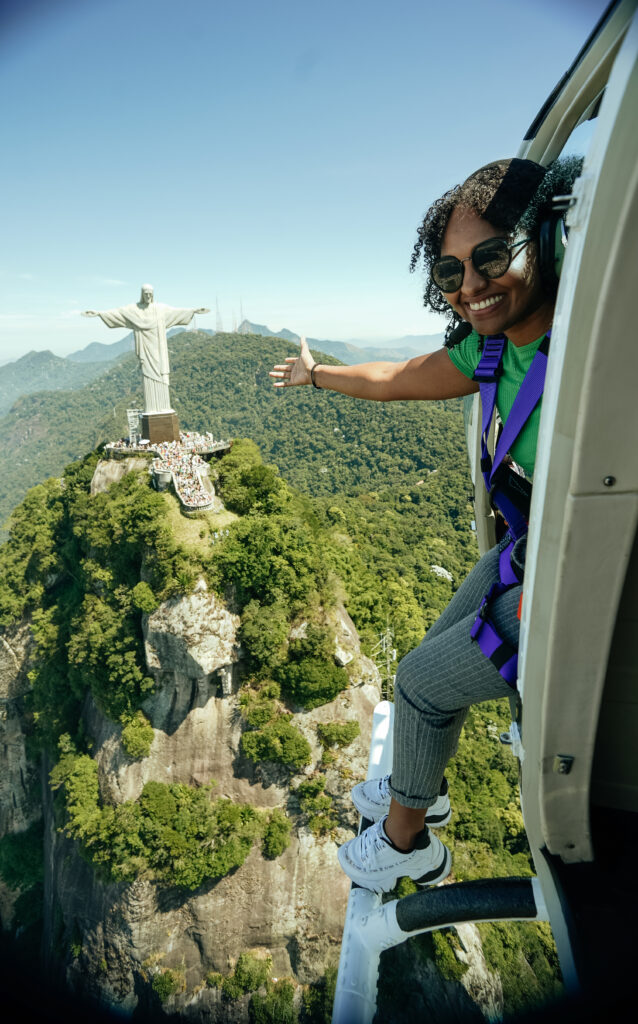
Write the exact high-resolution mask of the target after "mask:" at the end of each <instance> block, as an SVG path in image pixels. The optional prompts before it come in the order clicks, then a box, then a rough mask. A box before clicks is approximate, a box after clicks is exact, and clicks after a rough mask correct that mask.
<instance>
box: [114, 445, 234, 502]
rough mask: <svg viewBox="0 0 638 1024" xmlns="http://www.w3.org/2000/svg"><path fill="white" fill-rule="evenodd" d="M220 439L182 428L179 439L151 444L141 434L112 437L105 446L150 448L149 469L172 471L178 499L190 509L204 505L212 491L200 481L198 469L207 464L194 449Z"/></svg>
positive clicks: (204, 446)
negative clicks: (114, 439)
mask: <svg viewBox="0 0 638 1024" xmlns="http://www.w3.org/2000/svg"><path fill="white" fill-rule="evenodd" d="M219 443H220V442H218V441H215V438H214V437H213V435H212V434H211V433H210V431H207V432H206V433H205V434H198V433H196V432H195V431H181V432H180V439H179V441H160V442H155V443H153V444H151V442H150V441H148V440H146V439H144V438H142V439H138V438H134V437H133V438H122V439H121V440H119V441H111V442H110V443H109V444H107V445H106V447H107V449H115V450H117V451H130V452H139V451H147V452H153V453H154V454H155V455H156V458H154V459H153V461H152V463H151V471H152V472H155V473H171V475H172V478H173V484H174V486H175V491H176V493H177V496H178V498H179V500H180V501H181V502H182V504H183V505H185V506H186V507H187V508H191V509H193V508H205V507H207V506H208V505H210V504H211V502H212V500H213V494H211V492H210V491H207V490H206V488H205V487H204V485H203V484H202V481H201V476H200V473H201V471H202V470H203V469H205V468H206V463H205V462H204V460H203V459H201V458H200V457H199V455H198V454H197V452H198V451H203V452H206V451H210V449H211V447H212V446H213V445H217V444H219Z"/></svg>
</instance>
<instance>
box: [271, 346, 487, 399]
mask: <svg viewBox="0 0 638 1024" xmlns="http://www.w3.org/2000/svg"><path fill="white" fill-rule="evenodd" d="M313 366H314V367H315V370H314V379H315V383H316V384H317V386H318V387H320V388H325V389H327V390H328V391H339V392H340V393H341V394H342V395H350V396H351V397H352V398H367V399H370V400H372V401H376V402H397V401H401V400H403V399H419V400H423V399H436V398H460V397H461V396H463V395H471V394H474V392H476V391H478V384H476V383H475V381H473V380H470V379H469V378H468V377H466V376H465V375H464V374H463V373H461V371H460V370H457V368H456V366H455V365H454V363H453V362H452V360H451V359H450V357H449V355H448V353H447V350H446V349H444V348H440V349H438V350H437V351H436V352H431V353H430V354H429V355H424V356H415V358H414V359H408V360H406V361H405V362H403V363H360V364H359V365H358V366H330V365H328V364H325V363H317V364H316V366H315V361H314V359H313V358H312V356H311V354H310V349H309V348H308V345H307V343H306V339H305V338H302V339H301V351H300V353H299V355H298V356H288V357H287V359H286V362H285V363H279V364H277V365H276V366H275V367H274V369H272V370H271V371H270V376H271V377H273V378H274V379H275V381H274V384H275V387H276V388H287V387H295V386H297V385H304V384H310V383H311V379H310V371H311V369H312V368H313Z"/></svg>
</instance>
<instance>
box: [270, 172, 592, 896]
mask: <svg viewBox="0 0 638 1024" xmlns="http://www.w3.org/2000/svg"><path fill="white" fill-rule="evenodd" d="M580 165H581V161H580V160H579V159H578V158H569V159H566V160H564V161H556V162H555V163H554V164H553V165H551V167H550V168H549V169H547V170H546V169H545V168H544V167H542V166H540V165H539V164H536V163H534V162H533V161H531V160H520V159H513V160H502V161H498V162H496V163H493V164H488V165H487V166H486V167H482V168H480V169H479V170H478V171H476V172H475V173H474V174H472V175H471V176H470V177H469V178H468V179H467V180H466V181H465V182H464V183H463V184H462V185H457V186H455V188H453V189H451V190H450V191H449V192H446V194H445V195H444V196H442V198H441V199H439V200H438V201H437V202H435V203H434V204H433V206H431V207H430V209H429V210H428V212H427V213H426V215H425V218H424V220H423V222H422V224H421V225H420V227H419V231H418V239H417V243H416V245H415V247H414V251H413V254H412V263H411V266H412V269H413V270H414V269H415V268H416V266H417V265H418V264H419V263H420V262H421V260H422V261H423V263H424V264H425V268H426V271H427V272H428V278H427V283H426V288H425V294H424V303H425V305H426V306H429V307H430V308H432V309H434V310H436V311H438V312H443V311H445V312H447V314H448V318H449V324H448V332H447V341H446V346H447V347H446V348H443V349H440V350H439V351H438V352H435V353H432V354H431V355H424V356H418V357H417V358H415V359H410V360H408V361H407V362H404V363H398V364H397V363H368V364H364V365H359V366H347V367H345V366H323V365H321V366H320V365H316V364H315V363H314V360H313V358H312V356H311V354H310V351H309V349H308V346H307V344H306V343H305V340H304V339H302V344H301V352H300V354H299V356H298V357H296V358H295V357H291V358H288V359H286V362H285V363H282V364H279V365H277V366H275V368H274V369H273V370H272V371H271V376H272V377H273V378H274V380H275V387H280V388H281V387H290V386H294V385H304V384H306V385H307V384H312V385H314V387H315V388H318V389H323V388H327V389H330V390H333V391H339V392H341V393H343V394H347V395H351V396H353V397H356V398H367V399H373V400H377V401H394V400H398V399H417V400H418V399H436V398H439V399H440V398H450V397H457V396H462V395H468V394H471V393H473V392H476V391H478V390H479V387H480V389H481V393H482V399H483V411H484V430H485V432H486V433H487V432H488V431H489V426H490V421H491V419H492V415H493V410H494V408H495V406H496V408H497V409H498V411H499V413H500V416H501V419H502V421H503V423H504V429H503V434H502V438H501V440H500V441H499V445H498V446H497V450H496V453H495V455H494V461H493V465H492V460H491V458H490V457H489V455H488V451H487V448H486V447H485V448H484V451H483V458H482V459H481V469H482V471H483V473H484V476H485V481H486V485H487V486H488V490H489V491H490V497H491V498H492V499H493V500H494V502H495V504H496V507H497V508H498V509H499V511H500V512H501V513H502V515H503V517H504V518H505V520H506V524H507V527H508V532H507V533H506V534H505V537H504V538H503V540H502V541H501V543H500V544H499V545H497V546H496V547H494V548H493V549H492V550H491V551H489V552H488V553H487V554H485V555H484V556H483V558H481V560H480V561H479V562H478V564H477V565H476V566H475V567H474V569H473V570H472V572H471V573H470V574H469V576H468V577H467V578H466V580H465V581H464V582H463V584H462V585H461V587H460V588H459V590H458V591H457V592H456V594H455V595H454V598H453V599H452V601H451V603H450V604H449V606H448V607H447V608H446V610H445V611H444V612H443V614H442V615H441V617H440V618H439V620H438V621H437V622H436V623H435V624H434V626H432V628H431V629H430V630H429V632H428V634H427V636H426V638H425V640H424V641H423V642H422V643H421V645H420V646H419V647H417V648H416V649H415V650H413V651H411V652H410V653H409V654H408V655H407V656H406V657H405V658H403V660H402V661H401V662H400V664H399V666H398V670H397V675H396V682H395V687H394V697H395V718H394V731H395V732H394V744H393V757H394V760H393V766H392V773H391V775H389V776H386V777H384V778H380V779H371V780H369V781H367V782H365V783H361V784H360V785H359V786H356V787H355V789H354V790H353V793H352V799H353V802H354V804H355V806H356V807H357V808H358V810H359V811H360V812H361V813H362V814H363V815H364V817H366V818H368V819H370V820H372V821H374V822H375V824H373V825H371V826H370V828H368V829H365V830H364V831H363V832H361V834H360V835H359V836H357V837H356V838H355V839H352V840H350V841H349V842H347V843H345V844H344V845H343V846H342V847H341V848H340V850H339V861H340V863H341V866H342V868H343V870H344V871H345V872H346V874H347V875H349V877H350V878H352V880H353V881H354V882H356V883H357V884H358V885H360V886H363V887H364V888H369V889H373V890H375V891H376V892H387V891H389V890H391V889H392V888H393V887H394V885H395V884H396V881H397V879H398V878H399V877H401V876H406V875H407V876H409V877H410V878H412V879H414V880H415V881H417V882H419V883H421V884H424V885H431V884H433V883H436V882H439V881H441V880H442V879H443V878H445V877H446V875H447V874H448V873H449V871H450V867H451V860H450V854H449V851H448V850H447V848H446V847H445V846H444V845H443V843H441V841H440V840H439V839H438V838H437V836H436V835H435V834H433V833H432V832H431V831H430V830H431V829H434V828H437V827H440V826H442V825H444V824H445V823H446V822H447V821H448V820H449V817H450V805H449V799H448V795H447V784H446V781H445V778H444V772H445V768H446V765H447V763H448V761H449V759H450V757H451V756H452V755H453V754H454V753H455V751H456V746H457V743H458V738H459V735H460V732H461V728H462V726H463V722H464V721H465V717H466V714H467V710H468V708H469V707H470V706H471V705H472V704H474V703H478V702H480V701H485V700H490V699H494V698H496V697H502V696H506V695H509V694H510V693H512V689H513V688H515V686H516V676H517V658H518V655H517V650H518V636H519V620H518V615H517V611H518V607H519V601H520V596H521V593H522V580H523V571H524V562H525V543H526V534H527V526H528V518H529V496H530V493H531V486H530V480H531V478H532V476H533V472H534V462H535V457H536V439H537V434H538V426H539V419H540V407H541V396H542V392H543V384H544V378H545V369H546V364H547V352H548V348H549V339H550V334H551V324H552V318H553V315H554V303H555V298H556V290H557V284H558V276H557V271H558V270H559V269H560V258H561V256H562V245H563V241H562V238H563V229H562V227H561V221H560V214H556V212H555V211H554V208H553V200H554V198H555V197H556V196H563V197H564V196H565V195H566V194H567V193H570V192H571V190H572V187H573V184H574V181H575V179H576V177H577V176H578V173H579V170H580ZM557 242H558V244H556V243H557ZM514 459H516V462H514V461H513V460H514Z"/></svg>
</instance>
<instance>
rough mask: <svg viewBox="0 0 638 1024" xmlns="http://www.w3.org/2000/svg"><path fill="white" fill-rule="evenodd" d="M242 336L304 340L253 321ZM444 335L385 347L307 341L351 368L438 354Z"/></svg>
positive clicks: (397, 341) (388, 343)
mask: <svg viewBox="0 0 638 1024" xmlns="http://www.w3.org/2000/svg"><path fill="white" fill-rule="evenodd" d="M238 332H239V334H262V335H264V337H266V338H283V339H284V340H285V341H291V342H293V343H294V344H295V345H298V344H299V340H300V337H299V335H298V334H295V333H294V332H293V331H288V330H286V329H284V330H281V331H271V330H270V328H269V327H266V325H265V324H254V323H252V322H251V321H250V320H243V321H242V322H241V324H240V325H239V328H238ZM443 338H444V335H443V334H408V335H405V337H403V338H396V339H390V340H389V341H386V342H385V343H384V344H383V345H381V346H376V345H371V344H369V343H366V342H364V341H362V342H361V344H360V345H355V344H354V343H353V342H350V341H328V340H326V339H321V338H306V341H307V342H308V344H309V346H310V348H312V349H315V350H319V352H325V353H326V355H329V356H334V357H335V359H339V360H340V361H341V362H342V363H346V364H347V365H348V366H355V365H356V364H358V363H367V362H374V361H375V360H377V359H384V360H388V362H401V360H403V359H411V358H412V356H418V355H422V354H423V353H424V352H434V351H435V350H436V349H437V348H441V345H442V344H443Z"/></svg>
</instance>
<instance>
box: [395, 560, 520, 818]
mask: <svg viewBox="0 0 638 1024" xmlns="http://www.w3.org/2000/svg"><path fill="white" fill-rule="evenodd" d="M506 544H507V541H502V542H501V544H497V545H496V547H493V548H492V549H491V551H488V552H487V554H485V555H483V557H482V558H481V559H480V561H479V562H477V564H476V565H475V566H474V568H473V569H472V571H471V572H470V573H469V575H468V576H467V577H466V579H465V580H464V581H463V583H462V584H461V586H460V587H459V589H458V590H457V592H456V594H455V595H454V597H453V598H452V600H451V601H450V603H449V605H448V606H447V608H446V609H445V611H444V612H443V613H442V615H441V616H440V617H439V618H438V619H437V621H436V622H435V623H434V625H433V626H432V627H431V629H430V630H429V631H428V634H427V636H426V637H425V639H424V640H423V642H422V643H421V644H420V645H419V646H418V647H415V649H414V650H413V651H410V653H409V654H407V655H406V656H405V658H402V660H401V661H400V663H399V666H398V668H397V675H396V680H395V684H394V754H393V765H392V778H391V780H390V792H391V794H392V796H393V797H394V798H395V800H397V802H398V803H400V804H402V805H403V806H404V807H418V808H421V807H423V808H425V807H429V806H430V805H431V804H433V803H434V801H435V800H436V799H437V797H438V795H439V790H440V788H441V783H442V781H443V775H444V773H445V767H446V765H447V763H448V761H449V760H450V758H451V757H452V756H453V755H454V754H455V753H456V748H457V745H458V740H459V735H460V732H461V728H462V726H463V722H464V721H465V716H466V714H467V709H468V708H469V706H470V705H471V704H478V703H480V702H481V701H483V700H493V699H494V698H496V697H506V696H509V695H510V694H511V693H512V688H511V687H510V686H508V684H507V683H506V682H505V680H504V679H503V678H502V676H500V675H499V673H498V671H497V669H496V668H495V667H494V665H493V664H492V662H491V661H490V660H489V658H486V657H485V655H484V654H482V653H481V651H480V650H479V647H478V644H476V643H475V642H474V641H472V640H471V639H470V628H471V626H472V624H473V622H474V620H475V618H476V613H477V610H478V607H479V605H480V603H481V599H482V598H483V597H484V595H485V594H486V593H487V591H488V590H489V589H490V587H491V586H492V584H493V583H495V582H496V581H497V580H498V578H499V575H498V556H499V553H500V551H501V549H502V548H503V547H504V546H506ZM521 590H522V586H516V587H512V588H511V590H508V591H507V592H506V593H505V594H503V595H501V597H499V598H497V600H496V601H494V602H493V603H492V604H491V606H490V618H491V619H492V621H493V622H494V625H495V626H496V628H497V630H498V632H499V633H500V635H501V636H502V637H503V638H504V639H505V640H507V641H508V642H509V643H511V644H513V645H517V644H518V631H519V621H518V616H517V611H518V602H519V598H520V594H521Z"/></svg>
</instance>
